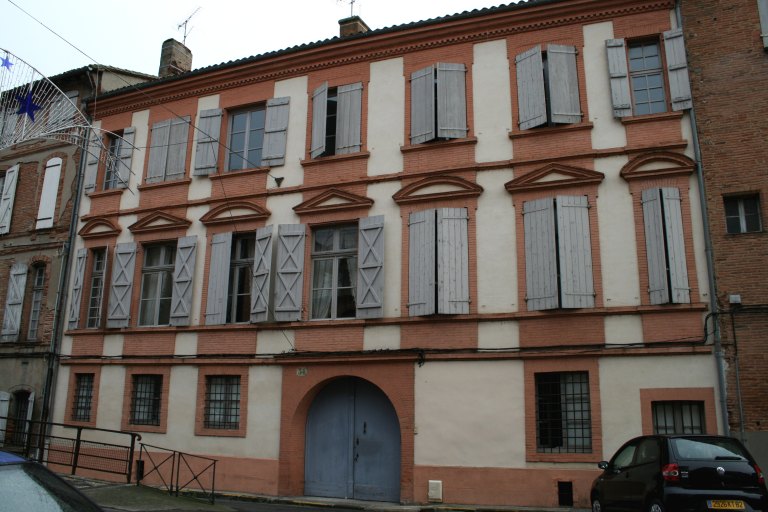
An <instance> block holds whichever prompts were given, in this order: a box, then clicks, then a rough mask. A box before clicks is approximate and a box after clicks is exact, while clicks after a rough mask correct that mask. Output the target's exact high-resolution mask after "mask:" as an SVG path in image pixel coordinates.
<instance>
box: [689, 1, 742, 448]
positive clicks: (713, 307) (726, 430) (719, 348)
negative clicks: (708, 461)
mask: <svg viewBox="0 0 768 512" xmlns="http://www.w3.org/2000/svg"><path fill="white" fill-rule="evenodd" d="M675 18H676V20H677V26H678V27H679V28H682V27H683V15H682V12H681V10H680V0H675ZM688 118H689V119H690V121H691V132H692V138H693V153H694V159H695V161H696V178H697V179H698V182H699V201H700V202H701V215H702V217H703V221H704V244H705V246H706V255H707V275H708V277H709V310H710V312H711V313H714V314H713V315H712V330H713V332H714V338H715V340H714V342H715V343H714V346H715V366H716V367H717V384H718V388H719V391H720V393H719V395H720V420H721V421H722V423H723V434H724V435H726V436H729V435H731V428H730V426H729V424H728V402H727V396H726V392H727V389H726V383H725V359H724V358H723V345H722V340H721V334H720V316H719V312H720V311H719V306H718V304H717V287H716V284H717V283H716V281H715V263H714V259H713V256H712V234H711V232H710V230H709V214H708V208H707V194H706V190H705V186H704V171H703V168H702V163H701V146H700V145H699V130H698V125H697V123H696V105H695V103H694V104H693V106H691V110H690V112H689V115H688Z"/></svg>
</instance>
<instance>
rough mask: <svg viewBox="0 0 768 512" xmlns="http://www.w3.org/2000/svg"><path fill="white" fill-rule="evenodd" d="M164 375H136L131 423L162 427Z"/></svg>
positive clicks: (134, 378) (132, 397)
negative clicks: (161, 399)
mask: <svg viewBox="0 0 768 512" xmlns="http://www.w3.org/2000/svg"><path fill="white" fill-rule="evenodd" d="M162 388H163V376H162V375H134V376H133V394H132V396H131V423H132V424H134V425H160V398H161V393H162Z"/></svg>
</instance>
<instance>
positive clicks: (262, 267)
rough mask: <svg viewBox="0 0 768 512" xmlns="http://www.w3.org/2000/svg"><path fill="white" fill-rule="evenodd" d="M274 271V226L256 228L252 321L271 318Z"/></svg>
mask: <svg viewBox="0 0 768 512" xmlns="http://www.w3.org/2000/svg"><path fill="white" fill-rule="evenodd" d="M271 271H272V226H266V227H263V228H259V229H257V230H256V246H255V249H254V254H253V278H252V281H251V322H252V323H257V322H266V321H267V320H269V291H270V290H269V285H270V278H271V275H270V274H271Z"/></svg>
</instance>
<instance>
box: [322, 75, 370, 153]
mask: <svg viewBox="0 0 768 512" xmlns="http://www.w3.org/2000/svg"><path fill="white" fill-rule="evenodd" d="M362 98H363V84H362V83H361V82H358V83H354V84H349V85H341V86H338V87H328V82H325V83H323V85H321V86H320V87H318V88H317V89H315V91H314V92H313V94H312V146H311V148H310V155H311V157H312V158H317V157H321V156H330V155H343V154H348V153H357V152H359V151H360V149H361V139H360V137H361V135H360V133H361V132H360V124H361V119H362Z"/></svg>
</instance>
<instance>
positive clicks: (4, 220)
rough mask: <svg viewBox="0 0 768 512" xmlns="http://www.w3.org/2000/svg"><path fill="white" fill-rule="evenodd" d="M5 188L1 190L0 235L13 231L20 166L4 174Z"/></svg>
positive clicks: (15, 166)
mask: <svg viewBox="0 0 768 512" xmlns="http://www.w3.org/2000/svg"><path fill="white" fill-rule="evenodd" d="M2 181H3V188H2V189H0V235H4V234H6V233H8V232H9V231H10V230H11V217H12V215H13V203H14V200H15V198H16V183H17V182H18V181H19V165H18V164H16V165H14V166H13V167H11V168H10V169H8V170H7V171H5V174H3V180H2Z"/></svg>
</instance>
